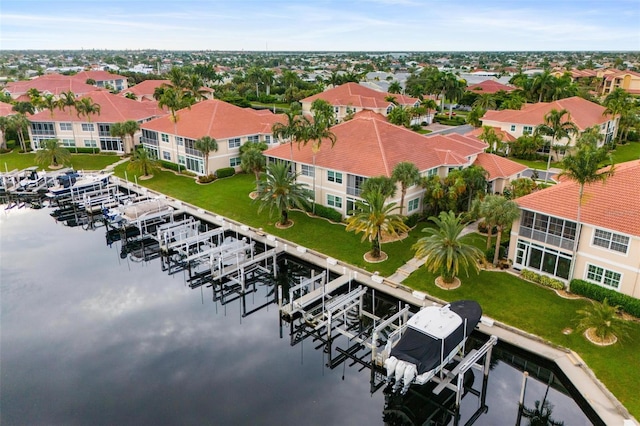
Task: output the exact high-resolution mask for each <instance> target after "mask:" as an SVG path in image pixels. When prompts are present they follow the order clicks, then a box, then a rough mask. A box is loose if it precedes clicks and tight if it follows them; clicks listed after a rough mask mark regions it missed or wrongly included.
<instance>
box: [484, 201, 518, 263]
mask: <svg viewBox="0 0 640 426" xmlns="http://www.w3.org/2000/svg"><path fill="white" fill-rule="evenodd" d="M485 202H486V203H487V207H486V209H485V210H484V213H485V222H486V223H487V224H488V225H490V226H495V227H496V229H497V235H496V245H495V251H494V253H493V264H494V266H495V265H497V264H498V260H499V259H500V240H501V239H502V233H503V232H504V230H505V229H507V228H508V227H510V226H511V224H512V223H513V221H514V220H516V219H517V218H518V217H519V216H520V209H519V207H518V205H517V204H516V203H515V201H511V200H507V199H506V198H505V197H503V196H501V195H492V196H489V195H488V196H487V197H485ZM489 235H491V234H489ZM489 238H490V237H489Z"/></svg>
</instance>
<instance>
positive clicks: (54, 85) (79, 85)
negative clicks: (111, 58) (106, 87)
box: [4, 74, 96, 98]
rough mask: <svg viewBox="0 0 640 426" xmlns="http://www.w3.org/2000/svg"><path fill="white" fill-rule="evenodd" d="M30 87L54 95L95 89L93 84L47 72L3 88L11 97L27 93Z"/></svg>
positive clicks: (86, 91) (79, 92) (79, 93)
mask: <svg viewBox="0 0 640 426" xmlns="http://www.w3.org/2000/svg"><path fill="white" fill-rule="evenodd" d="M31 88H34V89H37V90H39V91H40V92H42V93H51V94H53V95H55V96H58V95H60V94H61V93H63V92H68V91H69V90H70V91H72V92H73V93H75V94H76V95H82V94H85V93H88V92H92V91H94V90H96V88H95V86H91V85H89V84H86V83H84V82H83V81H79V80H74V79H72V78H71V77H69V76H66V75H60V74H47V75H43V76H41V77H38V78H34V79H33V80H25V81H14V82H11V83H7V85H6V87H5V88H4V90H5V91H6V92H9V93H11V95H12V97H14V98H15V97H16V96H17V95H22V94H25V93H27V91H28V90H29V89H31Z"/></svg>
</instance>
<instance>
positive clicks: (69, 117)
mask: <svg viewBox="0 0 640 426" xmlns="http://www.w3.org/2000/svg"><path fill="white" fill-rule="evenodd" d="M84 97H89V98H91V100H92V101H93V102H95V103H96V104H98V105H100V115H93V116H91V121H92V122H102V123H119V122H123V121H127V120H135V121H139V120H144V119H148V118H151V117H156V116H159V115H164V114H166V113H165V112H163V111H162V110H161V109H159V108H158V104H157V102H145V103H140V102H137V101H134V100H132V99H127V98H124V97H122V96H118V95H114V94H112V93H109V92H108V91H106V90H95V87H94V91H93V92H90V93H87V94H85V95H84V96H81V97H79V98H78V99H80V98H84ZM29 120H30V121H74V122H87V121H88V120H87V117H85V116H82V117H78V114H76V112H75V111H74V110H71V112H69V109H67V110H66V111H61V110H57V109H56V110H54V111H53V118H52V117H51V112H50V111H49V110H44V111H40V112H39V113H37V114H35V115H33V116H31V117H29Z"/></svg>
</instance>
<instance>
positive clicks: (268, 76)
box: [261, 69, 275, 96]
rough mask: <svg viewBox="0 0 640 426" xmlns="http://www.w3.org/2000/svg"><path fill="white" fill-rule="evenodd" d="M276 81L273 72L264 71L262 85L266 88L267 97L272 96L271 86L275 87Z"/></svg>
mask: <svg viewBox="0 0 640 426" xmlns="http://www.w3.org/2000/svg"><path fill="white" fill-rule="evenodd" d="M274 80H275V74H274V73H273V71H272V70H268V69H265V70H262V81H261V82H262V84H264V87H265V93H266V94H267V96H269V95H270V94H271V86H272V85H273V82H274Z"/></svg>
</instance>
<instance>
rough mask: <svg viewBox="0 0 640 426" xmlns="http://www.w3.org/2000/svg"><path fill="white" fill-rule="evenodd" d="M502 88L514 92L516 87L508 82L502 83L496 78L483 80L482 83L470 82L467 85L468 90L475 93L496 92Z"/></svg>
mask: <svg viewBox="0 0 640 426" xmlns="http://www.w3.org/2000/svg"><path fill="white" fill-rule="evenodd" d="M501 90H503V91H505V92H512V91H514V90H516V89H515V87H511V86H507V85H506V84H502V83H500V82H499V81H495V80H485V81H481V82H480V83H477V84H470V85H468V86H467V91H469V92H474V93H489V94H494V93H497V92H499V91H501Z"/></svg>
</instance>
